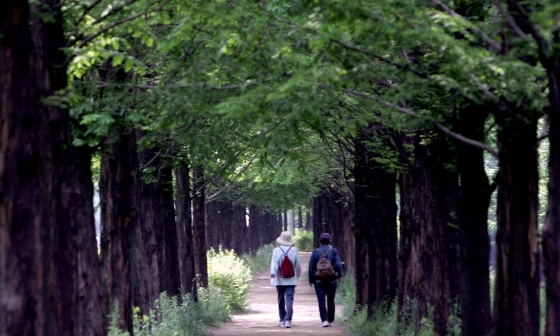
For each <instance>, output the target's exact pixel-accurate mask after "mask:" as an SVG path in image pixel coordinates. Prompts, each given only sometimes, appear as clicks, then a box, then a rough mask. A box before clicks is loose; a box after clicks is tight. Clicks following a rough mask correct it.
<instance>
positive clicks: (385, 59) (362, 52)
mask: <svg viewBox="0 0 560 336" xmlns="http://www.w3.org/2000/svg"><path fill="white" fill-rule="evenodd" d="M329 40H330V41H332V42H335V43H337V44H339V45H341V46H343V47H344V48H346V49H350V50H354V51H357V52H359V53H361V54H364V55H368V56H371V57H373V58H376V59H378V60H380V61H382V62H385V63H387V64H390V65H393V66H395V67H397V68H399V69H401V70H409V71H411V72H412V73H414V74H415V75H417V76H419V77H421V78H427V77H428V76H426V75H425V74H423V73H421V72H419V71H418V70H416V69H413V68H408V67H405V66H404V65H401V64H399V63H397V62H393V61H391V60H390V59H387V58H385V57H381V56H378V55H375V54H374V53H372V52H370V51H367V50H365V49H361V48H359V47H356V46H353V45H350V44H347V43H345V42H342V41H340V40H337V39H334V38H329Z"/></svg>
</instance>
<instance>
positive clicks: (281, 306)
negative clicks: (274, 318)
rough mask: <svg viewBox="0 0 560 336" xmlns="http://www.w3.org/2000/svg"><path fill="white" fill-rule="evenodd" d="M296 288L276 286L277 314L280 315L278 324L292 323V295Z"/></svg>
mask: <svg viewBox="0 0 560 336" xmlns="http://www.w3.org/2000/svg"><path fill="white" fill-rule="evenodd" d="M295 291H296V286H276V292H278V313H279V315H280V322H282V321H292V315H293V314H294V311H293V305H294V293H295Z"/></svg>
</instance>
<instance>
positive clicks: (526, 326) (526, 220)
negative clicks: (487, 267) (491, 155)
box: [494, 110, 540, 336]
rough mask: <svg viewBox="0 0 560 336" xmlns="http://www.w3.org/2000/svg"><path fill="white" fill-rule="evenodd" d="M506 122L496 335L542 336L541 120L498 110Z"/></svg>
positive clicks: (502, 132)
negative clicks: (538, 140) (538, 139)
mask: <svg viewBox="0 0 560 336" xmlns="http://www.w3.org/2000/svg"><path fill="white" fill-rule="evenodd" d="M496 120H497V121H498V124H499V125H500V128H499V132H498V141H499V161H500V163H499V167H500V172H499V180H498V231H497V234H496V246H497V269H496V286H495V294H494V297H495V299H494V300H495V304H494V335H512V336H513V335H538V334H539V312H540V308H539V275H540V274H539V273H540V271H539V253H538V237H537V216H538V212H537V208H538V191H537V190H538V189H537V188H538V170H537V150H536V134H537V128H536V127H537V118H535V117H534V116H531V113H530V112H527V111H522V110H518V111H509V112H501V113H498V115H497V118H496Z"/></svg>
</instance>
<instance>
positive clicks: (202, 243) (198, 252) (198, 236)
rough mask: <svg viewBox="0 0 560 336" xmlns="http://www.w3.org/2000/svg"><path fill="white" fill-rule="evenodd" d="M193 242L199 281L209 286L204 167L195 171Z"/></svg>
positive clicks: (202, 284)
mask: <svg viewBox="0 0 560 336" xmlns="http://www.w3.org/2000/svg"><path fill="white" fill-rule="evenodd" d="M192 184H193V191H192V192H193V195H192V199H193V243H194V258H195V270H196V275H197V282H198V283H200V286H202V287H208V261H207V259H206V250H207V246H206V225H205V210H204V208H205V199H206V197H205V191H204V173H203V171H202V167H198V166H197V167H195V168H194V172H193V183H192Z"/></svg>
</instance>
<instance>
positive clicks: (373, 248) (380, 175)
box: [354, 129, 397, 317]
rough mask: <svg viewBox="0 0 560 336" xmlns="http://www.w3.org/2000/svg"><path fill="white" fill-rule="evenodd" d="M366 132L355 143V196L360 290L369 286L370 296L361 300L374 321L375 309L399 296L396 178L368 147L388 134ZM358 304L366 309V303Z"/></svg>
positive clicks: (364, 296) (372, 131)
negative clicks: (362, 272) (369, 142)
mask: <svg viewBox="0 0 560 336" xmlns="http://www.w3.org/2000/svg"><path fill="white" fill-rule="evenodd" d="M364 132H367V133H368V134H365V133H362V134H361V135H360V136H359V137H358V139H360V140H357V141H356V142H355V160H356V161H355V168H354V177H355V185H354V195H355V206H356V229H355V232H356V241H358V240H359V241H360V253H359V254H357V256H356V263H357V264H361V266H360V269H361V270H362V271H365V277H364V276H362V275H360V274H358V272H356V278H357V279H358V278H359V279H364V281H363V282H362V281H360V282H359V285H360V286H361V287H360V288H363V287H364V286H366V285H367V295H366V294H365V293H364V294H363V296H362V295H360V300H364V299H365V301H366V302H365V303H366V305H367V307H368V316H369V317H372V316H373V312H374V308H376V307H379V306H381V305H382V304H385V306H386V308H388V307H389V306H390V303H391V302H392V301H393V299H394V298H395V295H396V288H397V282H396V279H397V221H396V219H397V205H396V193H395V188H396V174H395V173H391V172H388V171H387V170H386V169H385V168H384V167H383V166H382V165H381V164H380V163H378V162H377V161H376V158H377V157H376V155H375V153H373V152H372V151H371V149H369V148H368V146H367V145H366V142H367V141H368V140H369V139H371V137H372V136H373V135H374V134H373V133H374V132H375V136H376V137H379V136H382V134H381V132H384V131H381V130H375V129H368V130H364ZM358 232H359V233H358ZM358 235H360V237H358ZM364 254H367V255H364ZM366 260H367V261H366ZM365 279H367V281H365ZM357 297H358V295H357ZM357 303H358V304H360V305H363V302H357Z"/></svg>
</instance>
